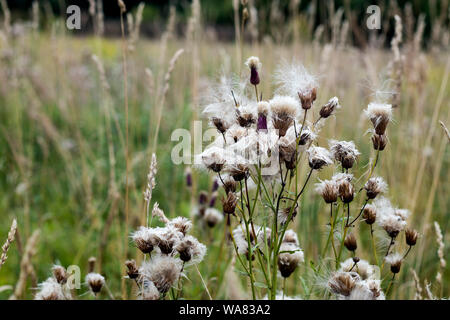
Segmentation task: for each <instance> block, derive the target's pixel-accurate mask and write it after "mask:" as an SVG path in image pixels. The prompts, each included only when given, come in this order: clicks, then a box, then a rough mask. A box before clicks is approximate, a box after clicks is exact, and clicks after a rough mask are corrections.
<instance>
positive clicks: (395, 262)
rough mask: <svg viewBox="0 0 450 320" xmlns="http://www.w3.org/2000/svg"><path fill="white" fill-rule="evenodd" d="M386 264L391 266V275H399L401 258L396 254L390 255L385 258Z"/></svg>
mask: <svg viewBox="0 0 450 320" xmlns="http://www.w3.org/2000/svg"><path fill="white" fill-rule="evenodd" d="M385 260H386V262H387V263H388V264H390V265H391V272H392V273H394V274H395V273H399V272H400V268H401V266H402V260H403V259H402V256H401V255H399V254H398V253H393V254H390V255H389V256H387V257H386V258H385Z"/></svg>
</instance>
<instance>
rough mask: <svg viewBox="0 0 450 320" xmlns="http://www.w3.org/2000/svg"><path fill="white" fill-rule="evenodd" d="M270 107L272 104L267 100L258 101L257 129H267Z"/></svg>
mask: <svg viewBox="0 0 450 320" xmlns="http://www.w3.org/2000/svg"><path fill="white" fill-rule="evenodd" d="M269 107H270V105H269V103H268V102H267V101H260V102H258V122H257V123H256V130H258V131H259V130H267V116H268V115H269Z"/></svg>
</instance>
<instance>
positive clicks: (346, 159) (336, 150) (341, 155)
mask: <svg viewBox="0 0 450 320" xmlns="http://www.w3.org/2000/svg"><path fill="white" fill-rule="evenodd" d="M330 151H331V154H332V155H333V157H334V159H335V160H336V161H339V162H340V163H341V165H342V167H343V168H344V169H350V168H352V167H353V164H354V163H355V161H356V159H357V158H358V156H359V155H360V152H359V151H358V150H357V149H356V147H355V143H354V142H353V141H337V140H330Z"/></svg>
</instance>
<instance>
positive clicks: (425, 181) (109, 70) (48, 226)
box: [0, 1, 450, 299]
mask: <svg viewBox="0 0 450 320" xmlns="http://www.w3.org/2000/svg"><path fill="white" fill-rule="evenodd" d="M235 2H236V4H235V6H236V10H235V15H236V17H240V19H242V17H241V14H242V9H243V8H242V6H241V5H240V4H239V2H238V1H235ZM1 4H2V6H3V7H5V6H6V2H4V1H2V3H1ZM194 4H195V5H193V17H192V19H191V21H190V28H188V30H189V32H188V33H187V34H186V35H185V36H186V37H185V38H182V37H179V38H177V37H176V36H175V35H174V34H173V23H174V22H173V21H172V22H170V23H169V25H168V26H167V33H166V34H165V35H164V36H163V37H162V39H160V40H148V39H142V38H141V39H139V38H138V34H137V35H136V34H135V33H134V36H133V37H132V45H133V50H130V48H129V46H128V45H127V46H123V42H122V41H128V40H129V39H130V35H129V32H127V30H126V28H125V29H124V35H125V39H124V40H120V39H105V38H102V37H101V34H102V32H100V31H98V32H97V35H95V36H92V37H84V38H78V37H73V36H71V35H69V34H67V31H66V29H65V28H64V24H63V23H61V21H55V22H54V23H53V24H52V26H51V28H50V29H49V30H46V31H44V32H32V31H31V29H29V28H28V27H26V26H24V27H23V28H20V27H17V26H18V25H16V27H17V28H15V29H14V28H13V29H14V30H15V32H12V33H11V30H12V29H11V28H12V26H14V24H12V22H11V20H10V16H9V11H7V9H6V10H5V8H3V11H4V14H5V19H4V23H3V28H2V31H1V37H0V51H1V64H0V83H1V86H0V104H1V106H2V108H1V109H0V143H1V145H2V148H1V151H0V155H1V157H0V211H1V212H3V217H4V219H3V221H4V223H2V224H0V233H1V234H2V235H3V237H4V238H5V239H6V237H7V234H8V231H9V229H10V221H11V220H12V219H13V218H14V217H15V218H17V233H16V241H15V242H13V243H12V245H11V247H10V248H9V250H8V259H7V260H6V261H5V263H4V265H3V266H2V268H1V269H0V285H11V288H14V289H10V290H5V291H2V292H0V298H3V299H7V298H9V297H11V298H28V299H29V298H32V297H33V296H34V291H33V290H30V288H35V287H36V286H37V279H39V281H41V280H44V279H45V278H47V276H48V275H49V273H50V269H51V266H52V265H53V264H55V263H60V264H62V265H66V266H67V265H72V264H75V265H79V266H80V267H81V269H82V271H83V273H87V272H88V265H87V261H88V258H89V257H91V256H96V257H97V258H98V262H97V268H98V270H97V271H98V272H100V273H101V274H103V275H105V277H106V281H107V283H108V286H109V288H110V290H111V292H112V294H113V295H114V297H117V298H120V297H121V296H130V294H131V291H132V290H133V289H132V285H130V284H129V283H126V282H122V281H121V279H122V277H123V276H124V274H125V273H124V270H125V269H124V262H125V261H124V259H125V258H126V259H130V258H135V259H136V260H137V261H139V259H142V256H141V255H140V254H139V253H137V252H136V250H127V248H130V247H131V242H130V241H129V240H128V239H129V238H128V237H129V234H128V231H130V230H134V229H136V228H137V227H138V226H139V225H141V224H142V221H143V219H142V212H145V206H146V203H145V201H144V199H143V196H142V192H143V191H144V190H145V186H146V183H147V180H146V172H147V168H148V164H149V162H150V160H151V153H152V152H154V153H155V154H156V155H157V158H158V164H159V167H158V174H157V177H156V181H157V184H156V188H155V189H154V190H153V195H152V198H153V199H154V201H157V202H158V203H159V204H160V207H161V208H162V209H164V211H165V212H166V215H167V216H168V217H169V218H171V217H175V216H179V215H182V216H186V217H188V216H190V214H191V210H192V209H193V206H194V205H195V204H196V201H197V200H196V196H197V194H198V192H199V191H200V190H208V191H209V190H210V188H211V183H212V182H211V181H212V180H211V179H212V177H210V176H208V175H206V174H198V173H195V172H194V177H193V178H194V179H193V180H194V186H193V188H191V189H190V190H189V189H187V188H186V186H185V177H184V170H185V168H184V167H183V166H176V165H174V164H173V163H172V161H171V159H170V154H171V149H172V147H173V146H174V145H175V144H176V142H173V141H171V133H172V131H173V130H174V129H177V128H187V129H190V130H191V131H192V132H193V131H194V128H193V127H192V122H193V120H197V119H199V115H198V114H199V113H200V110H199V109H198V105H199V101H200V100H201V99H200V98H201V96H202V93H203V92H204V91H203V90H204V87H205V86H204V84H205V83H206V82H209V81H211V79H212V78H215V77H217V75H218V72H220V71H221V70H220V69H221V68H222V69H223V72H225V73H232V72H235V73H238V74H239V73H240V72H241V69H243V68H245V66H244V65H243V61H242V57H246V56H252V55H256V56H259V58H260V59H261V61H263V62H264V65H263V70H262V73H261V75H262V77H265V79H267V81H263V82H262V83H261V85H260V86H258V90H259V92H262V93H263V96H264V98H269V95H270V94H269V93H270V92H272V89H273V88H274V84H273V82H272V81H270V75H271V74H272V73H273V71H274V70H275V68H276V66H277V64H278V63H279V62H280V61H282V60H283V59H285V60H287V61H291V60H292V59H293V57H294V56H295V59H297V60H299V61H302V62H303V64H304V65H306V66H308V67H309V68H310V69H311V70H312V72H314V73H316V74H319V77H320V78H319V81H320V88H319V92H320V94H319V95H318V100H317V101H316V105H323V104H325V103H326V102H327V100H328V98H329V97H331V96H334V95H336V96H338V97H339V99H340V104H341V105H342V109H340V110H339V112H338V113H337V115H336V118H330V119H329V120H328V123H327V126H325V127H324V128H323V129H322V131H321V133H320V135H319V137H318V141H319V143H321V144H323V145H324V144H326V138H327V137H345V140H353V141H354V142H355V144H356V145H357V146H358V147H359V148H360V151H361V153H362V156H361V157H360V159H359V160H358V162H359V167H360V168H361V169H358V170H359V171H358V172H357V173H358V176H359V175H360V174H363V173H365V172H368V171H369V170H370V159H373V158H374V156H375V153H374V151H373V150H371V147H370V145H369V144H367V140H368V139H369V138H370V136H369V135H367V134H366V129H367V126H366V120H365V119H363V118H362V117H361V116H360V115H361V113H362V110H363V109H364V108H365V107H366V106H367V104H368V102H369V101H370V100H371V99H372V97H373V94H374V92H375V90H374V89H381V90H385V91H390V90H391V88H396V85H397V88H398V91H399V92H400V95H399V101H398V106H397V108H396V110H395V118H394V122H393V123H391V124H390V129H389V145H390V146H395V148H388V149H387V150H385V151H384V154H383V157H382V159H381V160H380V162H379V163H378V164H377V170H378V174H379V175H381V176H383V177H384V178H385V179H386V181H387V183H388V184H389V186H390V196H391V198H392V200H393V202H395V203H397V204H398V205H399V206H400V207H405V208H407V209H409V210H411V212H412V213H411V217H410V218H409V221H410V223H411V224H412V225H415V226H419V232H420V237H419V240H418V245H417V248H416V249H417V250H415V252H413V253H411V256H410V257H409V260H407V261H406V262H405V266H403V267H402V272H401V274H400V275H399V277H397V278H396V285H394V286H393V287H392V291H391V294H390V296H391V298H414V296H415V295H416V294H417V289H416V288H417V284H415V283H414V281H412V280H411V279H413V273H412V272H411V271H410V270H414V271H415V272H416V273H417V277H418V282H417V283H418V284H421V285H422V286H423V287H425V286H424V282H425V281H426V280H428V281H431V282H432V286H431V290H432V292H431V294H432V296H438V297H448V296H449V295H450V287H449V286H448V283H450V281H449V280H450V278H449V277H450V274H449V273H448V270H446V269H445V268H442V267H441V266H442V262H440V261H441V257H438V255H437V249H438V247H437V245H436V238H435V234H434V232H433V228H434V227H433V223H434V221H437V222H438V223H439V225H440V227H441V229H442V234H443V238H442V241H443V243H445V244H447V243H448V228H449V223H450V219H449V218H448V214H447V213H448V207H449V205H450V203H449V200H448V199H449V197H448V193H449V188H450V185H449V183H448V181H449V179H448V178H449V148H448V136H447V135H446V134H445V132H443V131H442V130H441V128H440V124H439V121H442V122H443V123H444V125H446V126H447V127H448V125H449V123H450V108H449V106H448V101H449V99H450V84H449V81H448V80H449V79H448V78H449V74H450V59H449V55H448V48H445V47H444V48H442V46H441V45H440V39H441V38H439V36H438V35H437V36H435V38H436V39H433V40H432V41H433V42H432V46H431V45H430V47H433V50H431V51H426V52H425V51H422V49H421V46H420V42H421V32H423V25H421V23H420V22H418V23H416V31H415V33H414V34H412V35H410V36H407V37H405V38H404V40H403V42H402V43H401V45H400V47H399V50H400V51H399V53H400V55H402V56H403V60H402V62H401V63H402V66H403V67H402V72H401V73H400V72H397V71H396V72H395V75H399V76H401V77H402V78H401V79H402V80H401V83H400V84H399V83H398V82H395V83H392V81H391V80H389V79H390V77H389V75H391V74H392V70H393V69H392V68H394V67H396V66H397V65H398V63H397V61H400V60H398V59H396V58H395V57H394V55H393V53H392V52H391V51H390V50H386V49H383V48H381V47H380V46H379V45H377V43H380V41H378V42H377V38H372V40H371V43H369V47H368V48H367V49H365V50H360V49H357V48H354V47H352V46H351V45H350V44H348V43H347V42H346V40H345V39H346V37H345V36H344V35H345V32H346V28H347V27H345V23H346V22H347V23H348V21H347V20H345V21H341V22H339V19H338V18H336V19H335V24H334V28H331V29H329V28H328V26H326V27H325V29H324V30H326V33H325V40H323V39H322V40H321V39H317V38H316V39H312V38H313V35H314V33H313V31H314V30H311V33H308V34H307V35H303V34H297V32H298V30H297V31H296V32H295V33H294V34H295V37H296V38H295V39H294V40H295V41H292V42H291V41H288V40H290V38H292V37H289V36H287V35H285V34H283V35H282V36H280V37H278V36H277V34H278V33H279V32H280V31H279V30H278V29H277V30H275V26H274V27H273V35H272V37H265V38H264V40H263V41H260V42H254V43H252V44H250V43H248V42H247V41H246V39H247V38H246V35H248V34H247V32H248V31H247V30H246V29H245V25H244V27H243V25H242V20H239V21H238V22H237V25H236V30H237V41H236V43H235V44H233V43H221V42H217V41H214V40H211V39H209V38H208V37H207V35H206V33H205V32H203V28H202V25H201V14H200V8H199V7H196V6H199V3H197V2H195V1H194ZM330 11H332V14H333V15H334V14H336V15H337V14H338V13H337V12H336V13H334V9H332V8H330ZM97 14H98V13H97ZM173 14H174V13H173ZM330 14H331V13H330ZM294 18H295V19H296V20H295V21H293V22H295V23H293V25H296V26H306V25H309V23H310V20H309V19H310V18H309V17H305V16H302V15H295V16H294ZM93 19H94V17H93ZM95 19H97V20H96V21H101V18H97V17H95ZM173 19H175V18H173ZM274 19H275V18H274ZM35 20H36V19H35ZM37 21H39V20H37ZM350 23H351V21H350ZM171 24H172V26H171ZM100 25H101V23H100ZM421 28H422V30H421ZM101 29H102V28H101V26H99V27H98V29H97V30H101ZM302 30H303V29H302ZM413 31H414V30H413ZM386 32H387V31H386ZM405 32H408V30H406V31H405ZM338 33H340V34H342V36H338ZM436 33H438V31H436ZM317 34H319V33H316V35H317ZM327 34H329V35H327ZM382 36H383V35H381V36H380V37H382ZM297 37H298V38H297ZM327 39H328V40H330V41H327ZM311 40H314V41H311ZM378 40H380V39H378ZM182 48H184V49H185V54H183V55H181V53H180V52H182V51H180V50H181V49H182ZM123 50H124V51H123ZM123 53H125V55H126V60H125V61H124V60H123ZM93 55H95V56H96V57H97V60H95V61H94V62H93V61H92V56H93ZM172 57H173V58H172ZM124 62H126V63H127V68H126V70H127V71H128V72H123V69H122V67H123V65H124ZM175 62H176V64H175ZM100 66H102V67H100ZM148 70H151V71H150V72H149V71H148ZM396 70H397V69H396ZM149 75H151V76H149ZM148 79H153V80H148ZM124 83H126V84H127V85H126V87H125V88H124ZM149 84H152V88H150V85H149ZM124 101H127V111H125V108H124ZM312 112H316V113H317V112H318V110H313V111H312ZM127 126H128V128H127ZM203 127H204V128H206V127H207V122H206V121H204V126H203ZM306 170H307V168H302V169H301V170H300V171H299V175H300V176H302V177H304V176H306V175H307V173H308V172H307V171H306ZM323 175H324V176H325V175H326V172H324V173H323ZM319 176H322V174H321V175H319ZM126 192H128V195H127V196H126ZM302 197H303V203H302V208H301V212H299V214H298V215H297V218H296V220H295V222H294V223H293V225H292V228H293V229H294V230H295V231H296V232H297V233H298V236H299V241H300V243H301V244H302V249H303V251H304V253H305V263H304V264H302V265H301V266H300V267H299V268H297V270H296V271H295V273H294V274H293V276H292V279H293V281H292V282H290V283H288V285H287V287H286V288H285V291H286V294H287V295H292V296H295V295H297V294H302V295H305V294H307V292H306V291H307V290H308V288H306V287H305V285H304V284H305V283H306V282H307V280H308V279H309V278H310V277H312V276H313V275H312V271H311V268H310V266H311V263H312V262H314V261H317V260H318V257H319V256H320V254H321V249H322V248H323V247H324V245H325V243H326V241H327V236H328V232H327V231H328V229H327V227H326V225H327V223H328V222H329V213H328V211H329V207H328V206H325V205H324V204H323V201H322V199H321V198H320V197H319V196H317V195H316V194H315V193H313V192H311V191H309V190H308V191H306V192H305V194H304V195H303V196H302ZM127 203H128V205H127ZM361 205H362V203H361ZM217 208H218V209H220V207H219V205H217ZM364 227H366V226H361V228H364ZM37 230H39V233H38V231H37ZM127 230H128V231H127ZM196 232H197V233H196ZM194 234H195V235H196V236H198V238H199V239H205V242H206V243H205V244H206V245H207V247H208V254H207V256H206V258H205V261H204V262H203V263H201V264H199V266H198V267H199V273H196V272H192V271H191V272H190V273H189V277H190V283H189V285H186V286H185V287H184V289H183V293H184V297H185V298H193V299H207V298H208V293H207V292H206V291H205V286H206V287H207V288H209V293H210V294H211V296H212V298H228V297H242V298H250V297H251V296H250V295H248V293H249V292H251V291H249V290H247V288H246V287H245V286H246V282H245V281H244V280H245V279H244V278H243V277H241V275H240V274H239V273H238V274H237V276H236V275H230V271H229V270H230V269H233V266H234V265H235V264H238V261H235V260H233V259H235V258H232V254H231V248H228V249H225V250H228V251H227V254H228V256H229V259H224V260H218V256H219V255H220V254H221V251H220V250H221V243H220V241H221V239H222V236H223V229H222V228H220V227H218V228H213V229H205V230H203V229H201V228H197V227H196V228H194ZM204 234H206V237H205V236H204ZM38 236H39V241H37V240H38ZM22 242H24V243H26V245H25V246H24V248H23V249H21V246H22V245H21V243H22ZM377 245H378V246H383V244H377ZM361 247H362V250H363V252H364V254H367V255H370V254H371V250H372V249H371V248H372V244H371V240H370V238H369V237H366V238H363V239H362V245H361ZM449 247H450V246H448V245H446V246H445V247H443V248H444V249H442V250H447V248H449ZM429 248H436V250H434V249H433V250H429ZM442 250H441V251H442ZM443 257H444V259H446V260H447V261H448V259H449V258H448V254H446V252H445V251H444V252H443ZM438 272H439V273H441V276H442V281H441V282H438V281H434V279H435V278H436V274H437V273H438ZM230 279H231V280H230ZM203 282H204V283H203ZM243 287H244V290H242V288H243ZM83 290H86V291H87V288H86V287H85V288H84V289H83ZM243 292H244V294H243ZM421 294H422V296H424V292H422V293H421ZM101 297H103V298H108V295H107V294H106V293H103V294H102V296H101Z"/></svg>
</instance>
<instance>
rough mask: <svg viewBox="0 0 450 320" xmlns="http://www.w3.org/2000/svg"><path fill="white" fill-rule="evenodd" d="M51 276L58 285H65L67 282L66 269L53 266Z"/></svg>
mask: <svg viewBox="0 0 450 320" xmlns="http://www.w3.org/2000/svg"><path fill="white" fill-rule="evenodd" d="M52 272H53V276H54V277H55V279H56V281H58V283H60V284H65V283H66V282H67V272H66V268H64V267H63V266H59V265H54V266H53V267H52Z"/></svg>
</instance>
